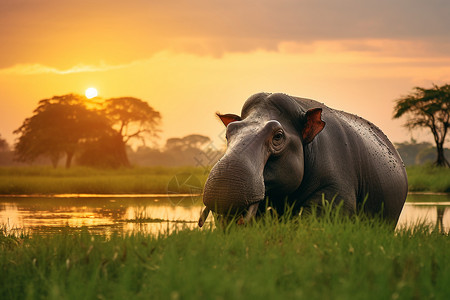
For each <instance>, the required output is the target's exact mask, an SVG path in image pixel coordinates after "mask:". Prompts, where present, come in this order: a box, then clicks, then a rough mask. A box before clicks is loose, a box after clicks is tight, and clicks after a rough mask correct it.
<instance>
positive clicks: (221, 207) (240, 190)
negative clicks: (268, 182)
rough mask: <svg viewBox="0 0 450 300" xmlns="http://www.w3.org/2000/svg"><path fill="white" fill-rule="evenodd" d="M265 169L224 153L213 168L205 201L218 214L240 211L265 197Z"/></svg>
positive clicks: (206, 188) (206, 186)
mask: <svg viewBox="0 0 450 300" xmlns="http://www.w3.org/2000/svg"><path fill="white" fill-rule="evenodd" d="M264 193H265V187H264V177H263V169H261V170H255V166H254V165H253V164H250V163H249V161H248V159H246V160H245V159H243V158H238V157H236V156H235V155H233V156H232V157H230V156H224V157H223V158H222V159H221V160H220V161H219V162H218V163H217V164H216V165H215V166H214V167H213V169H212V170H211V173H210V175H209V177H208V180H207V181H206V184H205V189H204V194H203V203H204V204H205V205H206V207H208V208H209V209H211V210H212V211H215V212H216V213H218V214H222V215H224V214H236V213H240V212H242V211H243V210H245V209H247V208H248V207H249V206H250V205H251V204H253V203H255V202H259V201H261V200H263V199H264Z"/></svg>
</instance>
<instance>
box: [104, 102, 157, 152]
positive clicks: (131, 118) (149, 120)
mask: <svg viewBox="0 0 450 300" xmlns="http://www.w3.org/2000/svg"><path fill="white" fill-rule="evenodd" d="M105 113H106V116H108V118H109V119H110V120H111V121H112V124H113V127H114V128H115V129H116V130H117V132H118V133H119V134H120V135H121V136H122V140H123V143H124V145H126V144H127V143H128V142H129V141H130V140H131V139H132V138H136V139H140V140H141V141H142V142H143V144H144V145H145V136H150V137H155V136H157V133H158V126H159V124H160V121H161V114H160V113H159V112H158V111H156V110H154V109H153V108H152V107H151V106H150V105H148V103H147V102H145V101H142V100H140V99H137V98H133V97H121V98H112V99H108V100H106V101H105Z"/></svg>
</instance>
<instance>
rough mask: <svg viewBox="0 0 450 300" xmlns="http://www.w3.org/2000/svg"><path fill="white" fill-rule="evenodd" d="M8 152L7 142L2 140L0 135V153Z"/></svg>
mask: <svg viewBox="0 0 450 300" xmlns="http://www.w3.org/2000/svg"><path fill="white" fill-rule="evenodd" d="M8 150H9V145H8V142H7V141H6V140H5V139H4V138H2V135H1V134H0V152H4V151H8Z"/></svg>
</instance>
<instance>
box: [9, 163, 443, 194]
mask: <svg viewBox="0 0 450 300" xmlns="http://www.w3.org/2000/svg"><path fill="white" fill-rule="evenodd" d="M180 173H188V174H193V175H194V176H195V177H196V178H198V180H199V181H200V183H201V185H203V184H204V182H205V181H206V177H207V175H208V172H207V170H205V169H204V168H195V167H179V168H174V167H147V168H144V167H136V168H124V169H118V170H102V169H94V168H85V167H75V168H71V169H65V168H57V169H54V168H51V167H0V194H5V195H12V194H133V193H134V194H147V193H150V194H161V193H167V185H168V183H169V181H170V180H171V179H173V177H174V176H175V175H176V174H180ZM407 173H408V181H409V190H410V191H413V192H447V193H448V192H450V169H449V168H436V167H432V166H414V167H408V168H407Z"/></svg>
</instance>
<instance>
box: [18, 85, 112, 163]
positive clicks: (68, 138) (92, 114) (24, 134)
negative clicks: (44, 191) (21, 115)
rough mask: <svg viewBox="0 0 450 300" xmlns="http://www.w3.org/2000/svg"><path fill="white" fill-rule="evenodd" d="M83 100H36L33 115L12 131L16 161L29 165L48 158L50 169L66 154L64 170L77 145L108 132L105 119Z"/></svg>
mask: <svg viewBox="0 0 450 300" xmlns="http://www.w3.org/2000/svg"><path fill="white" fill-rule="evenodd" d="M86 103H87V99H86V98H85V97H83V96H79V95H75V94H69V95H63V96H54V97H53V98H51V99H44V100H41V101H39V104H38V107H37V108H36V109H35V110H34V112H33V116H32V117H30V118H27V119H25V121H24V122H23V124H22V126H20V128H18V129H17V130H16V131H14V133H15V134H19V135H20V136H19V138H18V141H17V143H16V144H15V156H16V160H18V161H23V162H33V161H34V160H36V158H38V157H39V156H48V157H50V159H51V161H52V164H53V166H54V167H56V166H57V163H58V161H59V159H60V158H61V157H62V156H63V155H64V154H65V155H66V168H69V167H70V166H71V163H72V158H73V156H74V154H75V153H76V151H77V150H78V149H79V147H80V144H81V143H83V142H86V141H90V140H95V139H98V138H99V137H100V136H104V135H105V134H108V132H110V131H111V130H112V129H111V125H110V123H109V120H108V119H107V118H106V117H105V116H104V115H102V113H101V112H100V111H99V110H95V109H88V108H87V107H86Z"/></svg>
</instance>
